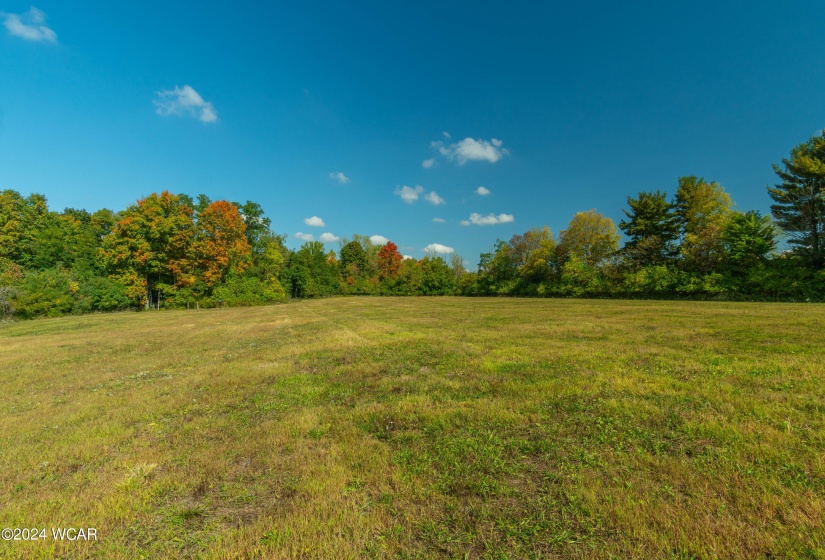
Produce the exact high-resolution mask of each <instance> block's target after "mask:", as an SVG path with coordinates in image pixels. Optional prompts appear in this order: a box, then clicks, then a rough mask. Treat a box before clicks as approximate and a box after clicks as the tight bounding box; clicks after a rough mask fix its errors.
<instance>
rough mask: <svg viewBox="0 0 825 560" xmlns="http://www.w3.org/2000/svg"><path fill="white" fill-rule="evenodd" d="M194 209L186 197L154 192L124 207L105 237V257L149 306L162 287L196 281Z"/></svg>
mask: <svg viewBox="0 0 825 560" xmlns="http://www.w3.org/2000/svg"><path fill="white" fill-rule="evenodd" d="M193 214H194V212H193V210H192V207H191V206H189V205H188V204H187V201H186V199H185V198H183V197H182V196H180V195H176V194H172V193H170V192H169V191H163V192H162V193H160V194H157V193H152V194H150V195H149V196H147V197H146V198H144V199H141V200H138V201H137V203H136V204H133V205H131V206H129V207H128V208H127V209H126V210H124V211H123V213H122V214H121V215H120V219H119V220H118V221H117V223H116V224H115V226H114V228H112V232H111V233H109V234H108V235H106V237H104V238H103V242H102V246H101V248H100V250H99V257H100V259H101V261H102V263H103V265H104V267H105V268H106V269H107V270H108V271H109V275H110V277H112V278H114V279H117V280H119V281H120V282H122V283H123V284H124V285H125V286H126V293H127V295H128V296H129V297H131V298H133V299H134V300H136V301H138V302H139V303H140V304H141V305H144V306H146V307H147V308H148V307H149V304H150V302H151V301H153V300H156V299H157V298H158V294H157V291H158V290H159V289H161V288H165V289H166V290H167V291H170V290H174V289H176V288H178V287H182V286H186V285H189V284H190V283H191V280H192V279H191V276H190V275H188V274H187V273H186V271H187V270H188V269H189V268H190V266H189V251H190V247H191V240H192V233H193V222H192V216H193ZM153 293H154V295H153Z"/></svg>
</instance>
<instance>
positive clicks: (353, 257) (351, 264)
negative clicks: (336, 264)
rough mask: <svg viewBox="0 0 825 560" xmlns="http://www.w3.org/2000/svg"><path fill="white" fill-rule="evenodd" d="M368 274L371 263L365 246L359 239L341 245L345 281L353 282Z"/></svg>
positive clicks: (342, 271) (342, 270) (342, 272)
mask: <svg viewBox="0 0 825 560" xmlns="http://www.w3.org/2000/svg"><path fill="white" fill-rule="evenodd" d="M344 241H346V240H344ZM368 274H369V263H368V257H367V252H366V251H365V250H364V246H363V245H362V244H361V243H360V242H359V241H358V240H353V241H349V242H347V243H344V245H343V246H342V247H341V275H342V277H343V279H344V281H345V282H349V283H352V282H353V281H354V280H357V279H359V278H365V277H367V276H368Z"/></svg>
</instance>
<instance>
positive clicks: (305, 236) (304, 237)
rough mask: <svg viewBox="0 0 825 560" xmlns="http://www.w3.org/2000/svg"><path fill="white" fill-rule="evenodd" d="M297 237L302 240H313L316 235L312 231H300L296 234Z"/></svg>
mask: <svg viewBox="0 0 825 560" xmlns="http://www.w3.org/2000/svg"><path fill="white" fill-rule="evenodd" d="M295 238H296V239H300V240H301V241H312V240H313V239H315V237H314V236H313V235H312V234H311V233H301V232H300V231H299V232H298V233H296V234H295Z"/></svg>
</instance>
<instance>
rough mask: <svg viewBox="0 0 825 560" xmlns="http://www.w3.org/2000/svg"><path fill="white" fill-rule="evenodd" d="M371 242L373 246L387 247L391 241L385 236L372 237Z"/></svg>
mask: <svg viewBox="0 0 825 560" xmlns="http://www.w3.org/2000/svg"><path fill="white" fill-rule="evenodd" d="M370 241H372V243H373V245H386V244H387V243H389V241H390V240H389V239H387V238H386V237H384V236H383V235H370Z"/></svg>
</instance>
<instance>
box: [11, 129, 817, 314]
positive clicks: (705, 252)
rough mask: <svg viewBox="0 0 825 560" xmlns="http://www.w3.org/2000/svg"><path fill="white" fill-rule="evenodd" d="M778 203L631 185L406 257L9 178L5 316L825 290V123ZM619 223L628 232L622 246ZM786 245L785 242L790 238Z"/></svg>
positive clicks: (261, 218) (162, 201) (196, 209)
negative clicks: (494, 235)
mask: <svg viewBox="0 0 825 560" xmlns="http://www.w3.org/2000/svg"><path fill="white" fill-rule="evenodd" d="M774 171H775V173H776V175H777V177H778V178H779V180H780V182H779V183H777V184H776V185H774V186H773V187H769V188H768V194H769V196H770V197H771V199H772V200H773V202H774V204H773V205H772V206H771V216H763V215H761V214H760V213H759V212H758V211H754V210H750V211H739V210H736V209H735V207H734V204H733V201H732V200H731V197H730V195H729V194H728V193H726V192H725V190H724V188H723V187H722V186H721V185H719V184H718V183H716V182H712V181H710V182H709V181H706V180H704V179H703V178H700V177H696V176H686V177H680V178H679V179H678V182H677V185H676V191H675V195H674V196H673V197H672V198H668V196H667V193H666V192H663V191H659V190H657V191H648V192H640V193H638V194H637V195H636V196H628V198H627V208H626V209H624V210H623V212H624V214H625V219H623V220H622V221H621V222H620V223H619V224H618V227H617V226H616V225H615V224H614V222H613V221H612V220H610V219H609V218H607V217H605V216H604V215H602V214H600V213H598V212H596V211H595V210H588V211H584V212H579V213H577V214H576V215H575V216H574V217H573V218H572V220H571V221H570V223H569V224H568V226H567V228H566V229H564V230H562V231H560V232H559V233H558V235H555V234H554V233H553V232H552V231H551V230H550V229H549V228H548V227H546V226H545V227H541V228H532V229H530V230H528V231H526V232H524V233H523V234H520V235H515V236H513V237H512V238H511V239H510V240H508V241H504V240H497V241H496V243H495V245H494V247H493V248H492V250H491V251H489V252H487V253H483V254H482V255H481V256H480V259H479V263H478V269H477V270H476V271H468V270H466V269H465V267H464V265H463V261H462V258H461V257H460V256H459V255H457V254H452V255H449V257H448V258H446V259H445V258H443V257H441V256H439V255H436V254H431V255H427V256H425V257H424V258H422V259H410V258H404V257H403V256H402V255H401V253H400V252H399V251H398V247H397V246H396V245H395V244H394V243H393V242H391V241H390V242H387V243H386V244H384V245H380V246H379V245H376V244H374V243H373V242H372V241H371V240H370V238H368V237H365V236H361V235H354V236H353V237H352V238H351V239H344V240H342V241H341V245H340V248H339V251H338V252H337V253H336V252H335V251H326V249H325V247H324V245H323V244H322V243H320V242H317V241H312V242H307V243H304V244H303V246H301V247H300V248H299V249H296V250H290V249H288V248H287V247H286V245H285V240H286V236H285V235H278V234H276V233H274V232H273V230H272V224H271V222H270V220H269V218H267V217H266V216H265V215H264V211H263V209H262V208H261V206H260V205H259V204H257V203H255V202H251V201H247V202H246V203H244V204H240V203H236V202H228V201H225V200H219V201H212V200H210V199H209V198H208V197H207V196H205V195H199V196H198V197H196V198H194V199H193V198H192V197H190V196H188V195H185V194H172V193H169V192H166V191H164V192H162V193H159V194H157V193H153V194H151V195H149V196H147V197H146V198H144V199H141V200H139V201H137V202H136V203H135V204H133V205H131V206H129V207H128V208H126V209H125V210H123V211H121V212H117V213H115V212H113V211H111V210H107V209H103V210H98V211H97V212H94V213H89V212H87V211H85V210H76V209H72V208H67V209H65V210H64V211H63V212H54V211H51V210H49V208H48V205H47V202H46V199H45V197H44V196H43V195H40V194H32V195H31V196H28V197H24V196H22V195H20V193H18V192H15V191H13V190H5V191H2V192H0V316H9V315H16V316H19V317H23V318H29V317H37V316H44V315H45V316H54V315H60V314H65V313H85V312H91V311H112V310H119V309H136V308H144V309H149V308H186V307H190V308H191V307H211V306H217V305H224V304H226V305H257V304H265V303H272V302H278V301H283V300H285V299H287V298H309V297H322V296H330V295H336V294H374V295H468V296H483V295H499V296H502V295H513V296H557V297H570V296H573V297H662V298H674V297H691V298H715V299H760V300H797V301H799V300H817V301H820V300H822V299H823V298H825V131H823V133H822V135H821V136H814V137H812V138H810V139H809V140H808V141H806V142H803V143H802V144H800V145H798V146H796V147H795V148H794V149H793V150H791V153H790V156H789V157H788V158H785V159H783V160H782V164H781V165H774ZM620 230H621V231H622V232H623V233H624V234H625V236H626V241H625V243H624V244H623V246H621V247H620V246H619V243H620V239H621V238H620V235H619V231H620ZM782 237H784V238H785V239H787V242H788V245H789V246H790V247H791V248H790V249H788V250H783V251H777V244H778V240H779V239H780V238H782Z"/></svg>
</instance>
